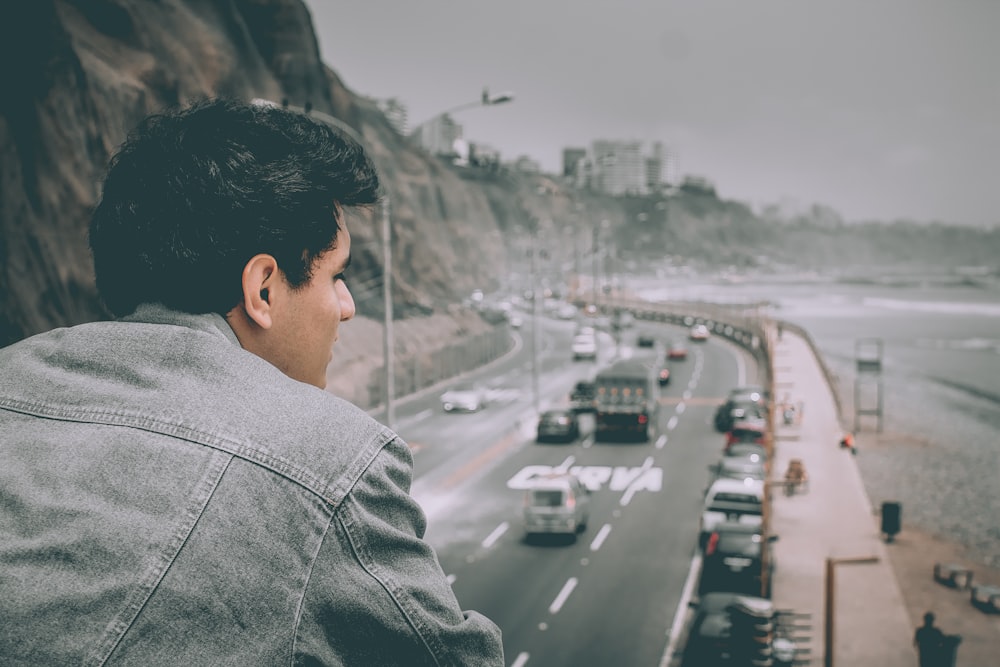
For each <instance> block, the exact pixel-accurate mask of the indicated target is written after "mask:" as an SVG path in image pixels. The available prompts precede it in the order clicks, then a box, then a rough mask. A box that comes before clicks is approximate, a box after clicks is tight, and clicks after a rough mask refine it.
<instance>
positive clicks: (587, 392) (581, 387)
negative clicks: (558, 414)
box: [569, 380, 597, 412]
mask: <svg viewBox="0 0 1000 667" xmlns="http://www.w3.org/2000/svg"><path fill="white" fill-rule="evenodd" d="M569 406H570V409H571V410H573V411H574V412H595V411H596V410H597V385H596V384H595V383H593V382H588V381H586V380H581V381H580V382H577V383H576V385H575V386H574V387H573V391H571V392H570V394H569Z"/></svg>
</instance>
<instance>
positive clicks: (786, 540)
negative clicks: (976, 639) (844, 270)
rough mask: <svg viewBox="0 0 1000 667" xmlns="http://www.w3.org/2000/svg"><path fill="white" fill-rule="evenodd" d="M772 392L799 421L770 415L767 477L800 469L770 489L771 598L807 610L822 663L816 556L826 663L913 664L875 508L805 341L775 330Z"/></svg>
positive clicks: (814, 655)
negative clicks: (805, 478) (829, 573)
mask: <svg viewBox="0 0 1000 667" xmlns="http://www.w3.org/2000/svg"><path fill="white" fill-rule="evenodd" d="M773 365H774V392H775V397H774V399H775V400H777V401H781V400H782V399H783V398H784V397H785V396H786V395H787V396H788V397H789V398H790V399H791V401H792V402H793V403H801V405H802V411H801V415H800V417H801V418H800V420H799V423H797V424H794V425H789V426H785V425H784V424H783V423H782V422H780V421H779V422H778V423H779V426H777V427H776V433H775V441H774V463H773V465H772V472H771V476H772V478H776V479H780V478H782V477H783V475H784V471H785V468H786V467H787V466H788V461H789V459H792V458H800V459H802V461H803V462H804V464H805V467H806V470H807V471H808V474H809V488H808V491H807V492H805V493H797V494H795V495H793V496H790V497H789V496H785V495H784V494H783V493H782V492H781V491H780V490H779V489H777V488H776V489H775V491H774V494H773V497H772V503H771V510H772V512H771V516H770V532H771V533H772V534H775V535H778V536H779V539H778V541H777V542H776V543H775V545H774V547H775V570H774V581H773V599H774V602H775V604H776V605H777V606H778V607H779V608H781V609H790V610H793V611H795V612H797V613H808V614H810V616H811V618H810V619H809V621H808V622H809V623H810V624H811V626H812V630H811V632H809V633H808V634H809V641H808V643H807V644H806V645H807V646H808V647H809V649H810V652H809V656H810V660H809V662H808V663H803V664H808V665H824V664H825V663H824V655H825V623H826V614H825V611H824V609H825V604H826V597H827V595H826V560H827V558H834V559H841V558H843V559H857V558H867V557H875V558H877V559H878V560H877V562H874V563H848V562H844V563H840V564H836V565H834V567H833V571H834V586H833V599H834V603H835V604H834V614H833V621H834V623H833V630H834V633H833V634H834V640H833V643H832V646H833V664H834V665H835V666H836V667H867V666H869V665H871V666H873V667H914V666H915V665H916V664H917V654H916V650H915V649H914V648H913V645H912V641H913V632H914V629H915V628H914V627H913V626H911V623H910V618H909V615H908V613H907V608H906V603H905V601H904V599H903V596H902V594H901V592H900V588H899V584H898V582H897V579H896V575H895V572H894V571H893V569H892V563H891V561H890V560H889V557H888V554H887V552H886V545H885V544H884V542H883V541H882V535H881V534H880V532H879V531H880V520H881V517H880V515H879V513H878V512H879V508H873V507H872V506H871V503H870V501H869V499H868V496H867V494H866V492H865V488H864V485H863V483H862V480H861V475H860V472H859V471H858V467H857V464H856V460H855V458H854V457H853V456H852V455H851V453H850V452H849V451H848V450H846V449H841V448H840V447H839V445H838V443H839V441H840V438H841V435H842V434H843V430H842V425H841V423H840V422H839V417H838V414H837V408H836V402H835V399H834V396H833V392H832V390H831V388H830V387H829V385H828V384H827V382H826V377H825V376H824V374H823V370H822V368H821V366H820V364H819V362H818V360H817V359H816V357H815V356H814V354H813V351H812V348H811V347H810V346H809V344H808V342H807V341H806V340H805V339H803V338H802V337H800V336H798V335H796V334H795V333H794V332H790V331H788V330H787V329H786V330H785V331H784V333H783V336H782V338H781V340H778V341H776V343H775V354H774V362H773Z"/></svg>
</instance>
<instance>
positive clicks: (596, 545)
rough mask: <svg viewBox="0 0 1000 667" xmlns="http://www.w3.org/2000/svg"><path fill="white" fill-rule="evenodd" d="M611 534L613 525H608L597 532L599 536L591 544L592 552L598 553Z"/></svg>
mask: <svg viewBox="0 0 1000 667" xmlns="http://www.w3.org/2000/svg"><path fill="white" fill-rule="evenodd" d="M610 533H611V524H610V523H606V524H604V525H603V526H601V529H600V530H599V531H597V535H596V536H595V537H594V541H593V542H591V543H590V550H591V551H597V550H598V549H600V548H601V545H602V544H604V540H606V539H607V537H608V535H609V534H610Z"/></svg>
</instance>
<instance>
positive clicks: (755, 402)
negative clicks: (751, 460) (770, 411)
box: [715, 388, 767, 433]
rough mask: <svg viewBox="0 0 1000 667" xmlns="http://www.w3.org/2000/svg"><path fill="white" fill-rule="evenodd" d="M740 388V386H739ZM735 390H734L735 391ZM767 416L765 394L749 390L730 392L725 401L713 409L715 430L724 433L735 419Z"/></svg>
mask: <svg viewBox="0 0 1000 667" xmlns="http://www.w3.org/2000/svg"><path fill="white" fill-rule="evenodd" d="M741 389H742V388H741ZM736 391H737V390H734V392H736ZM766 417H767V398H766V395H765V394H763V393H761V392H759V391H755V390H753V389H751V390H750V391H746V392H742V391H739V392H737V393H730V394H729V396H728V397H727V398H726V400H725V402H723V403H722V405H720V406H719V407H718V409H717V410H716V411H715V430H717V431H718V432H719V433H725V432H726V431H728V430H729V429H731V428H732V427H733V423H734V422H737V421H743V420H750V419H765V418H766Z"/></svg>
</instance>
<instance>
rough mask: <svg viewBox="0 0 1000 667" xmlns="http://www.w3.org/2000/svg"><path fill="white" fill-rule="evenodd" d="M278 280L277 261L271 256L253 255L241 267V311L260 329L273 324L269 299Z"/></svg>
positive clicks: (268, 327)
mask: <svg viewBox="0 0 1000 667" xmlns="http://www.w3.org/2000/svg"><path fill="white" fill-rule="evenodd" d="M278 280H280V277H279V275H278V261H277V260H276V259H275V258H274V257H272V256H271V255H264V254H261V255H254V256H253V257H251V258H250V261H248V262H247V263H246V266H244V267H243V309H244V310H245V311H246V314H247V317H249V318H250V319H251V320H253V321H254V322H256V323H257V326H259V327H260V328H261V329H270V328H271V325H272V324H273V318H272V310H271V308H272V305H271V298H272V295H273V294H274V287H275V284H276V283H277V281H278Z"/></svg>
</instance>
